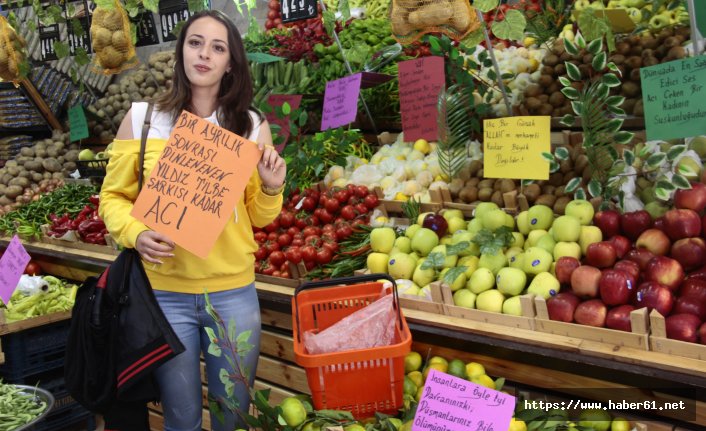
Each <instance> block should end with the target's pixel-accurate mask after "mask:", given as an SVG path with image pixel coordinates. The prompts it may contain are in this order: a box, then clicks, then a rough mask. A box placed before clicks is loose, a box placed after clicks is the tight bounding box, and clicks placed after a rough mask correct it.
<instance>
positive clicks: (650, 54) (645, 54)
mask: <svg viewBox="0 0 706 431" xmlns="http://www.w3.org/2000/svg"><path fill="white" fill-rule="evenodd" d="M641 55H642V58H647V57H654V56H655V52H654V50H652V49H645V50H643V51H642V54H641Z"/></svg>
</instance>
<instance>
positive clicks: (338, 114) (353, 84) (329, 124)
mask: <svg viewBox="0 0 706 431" xmlns="http://www.w3.org/2000/svg"><path fill="white" fill-rule="evenodd" d="M360 79H361V74H360V73H356V74H355V75H350V76H346V77H345V78H341V79H336V80H334V81H329V82H327V83H326V91H325V92H324V110H323V114H322V116H321V130H326V129H331V128H336V127H341V126H345V125H346V124H350V123H352V122H353V121H355V116H356V114H357V113H358V96H359V95H360Z"/></svg>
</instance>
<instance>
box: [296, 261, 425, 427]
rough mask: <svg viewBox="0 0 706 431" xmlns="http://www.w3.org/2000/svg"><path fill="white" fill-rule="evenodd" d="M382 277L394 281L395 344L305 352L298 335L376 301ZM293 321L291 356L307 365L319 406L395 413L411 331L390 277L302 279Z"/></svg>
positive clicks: (362, 415) (362, 412) (355, 412)
mask: <svg viewBox="0 0 706 431" xmlns="http://www.w3.org/2000/svg"><path fill="white" fill-rule="evenodd" d="M380 279H387V280H389V281H391V282H392V285H393V292H392V294H393V295H394V297H393V298H394V304H395V307H396V310H397V311H398V314H397V317H398V319H397V320H398V322H396V323H397V324H396V325H395V329H396V334H395V340H396V341H395V343H394V344H392V345H389V346H381V347H374V348H369V349H357V350H348V351H343V352H335V353H324V354H309V353H307V352H306V349H305V347H304V344H303V342H302V339H301V335H302V334H303V333H304V332H305V331H308V330H317V331H322V330H324V329H326V328H328V327H329V326H331V325H333V324H334V323H336V322H338V321H340V320H341V319H343V318H344V317H346V316H348V315H350V314H352V313H354V312H355V311H358V310H359V309H361V308H363V307H365V306H367V305H368V304H370V303H371V302H374V301H375V300H376V299H378V297H379V296H380V292H381V290H382V286H383V285H382V283H380V282H379V281H377V280H380ZM324 287H325V289H321V288H324ZM306 289H316V290H308V291H305V290H306ZM292 320H293V334H294V357H295V360H296V362H297V364H299V365H300V366H302V367H304V369H305V370H306V377H307V382H308V383H309V389H311V397H312V400H313V402H314V407H315V408H316V409H317V410H321V409H333V410H348V411H350V412H351V413H352V414H353V416H354V417H356V418H367V417H371V416H373V415H374V414H375V412H381V413H386V414H392V415H395V414H397V410H398V409H399V408H400V407H401V406H402V402H403V399H402V393H403V392H402V389H403V383H404V358H405V356H406V355H407V354H408V353H409V352H410V350H411V346H412V334H411V333H410V331H409V327H408V326H407V322H406V321H405V319H404V316H402V312H401V309H400V306H399V299H398V297H397V287H396V285H395V281H394V279H392V278H391V277H390V276H388V275H385V274H367V275H362V276H356V277H350V278H339V279H333V280H325V281H316V282H311V283H304V284H302V285H301V286H299V287H297V288H296V290H295V292H294V297H293V299H292Z"/></svg>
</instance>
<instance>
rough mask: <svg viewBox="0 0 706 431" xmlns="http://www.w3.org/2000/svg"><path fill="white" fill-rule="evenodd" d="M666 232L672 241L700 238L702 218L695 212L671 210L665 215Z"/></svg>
mask: <svg viewBox="0 0 706 431" xmlns="http://www.w3.org/2000/svg"><path fill="white" fill-rule="evenodd" d="M664 231H665V232H666V233H667V235H669V237H670V238H671V239H672V241H676V240H678V239H682V238H690V237H692V236H699V234H700V233H701V218H700V217H699V214H698V213H697V212H696V211H694V210H669V211H667V213H666V214H665V215H664Z"/></svg>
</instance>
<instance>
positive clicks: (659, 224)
mask: <svg viewBox="0 0 706 431" xmlns="http://www.w3.org/2000/svg"><path fill="white" fill-rule="evenodd" d="M652 227H653V228H655V229H658V230H661V231H662V232H664V216H662V217H657V218H656V219H654V221H653V222H652ZM665 233H666V232H665Z"/></svg>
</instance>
